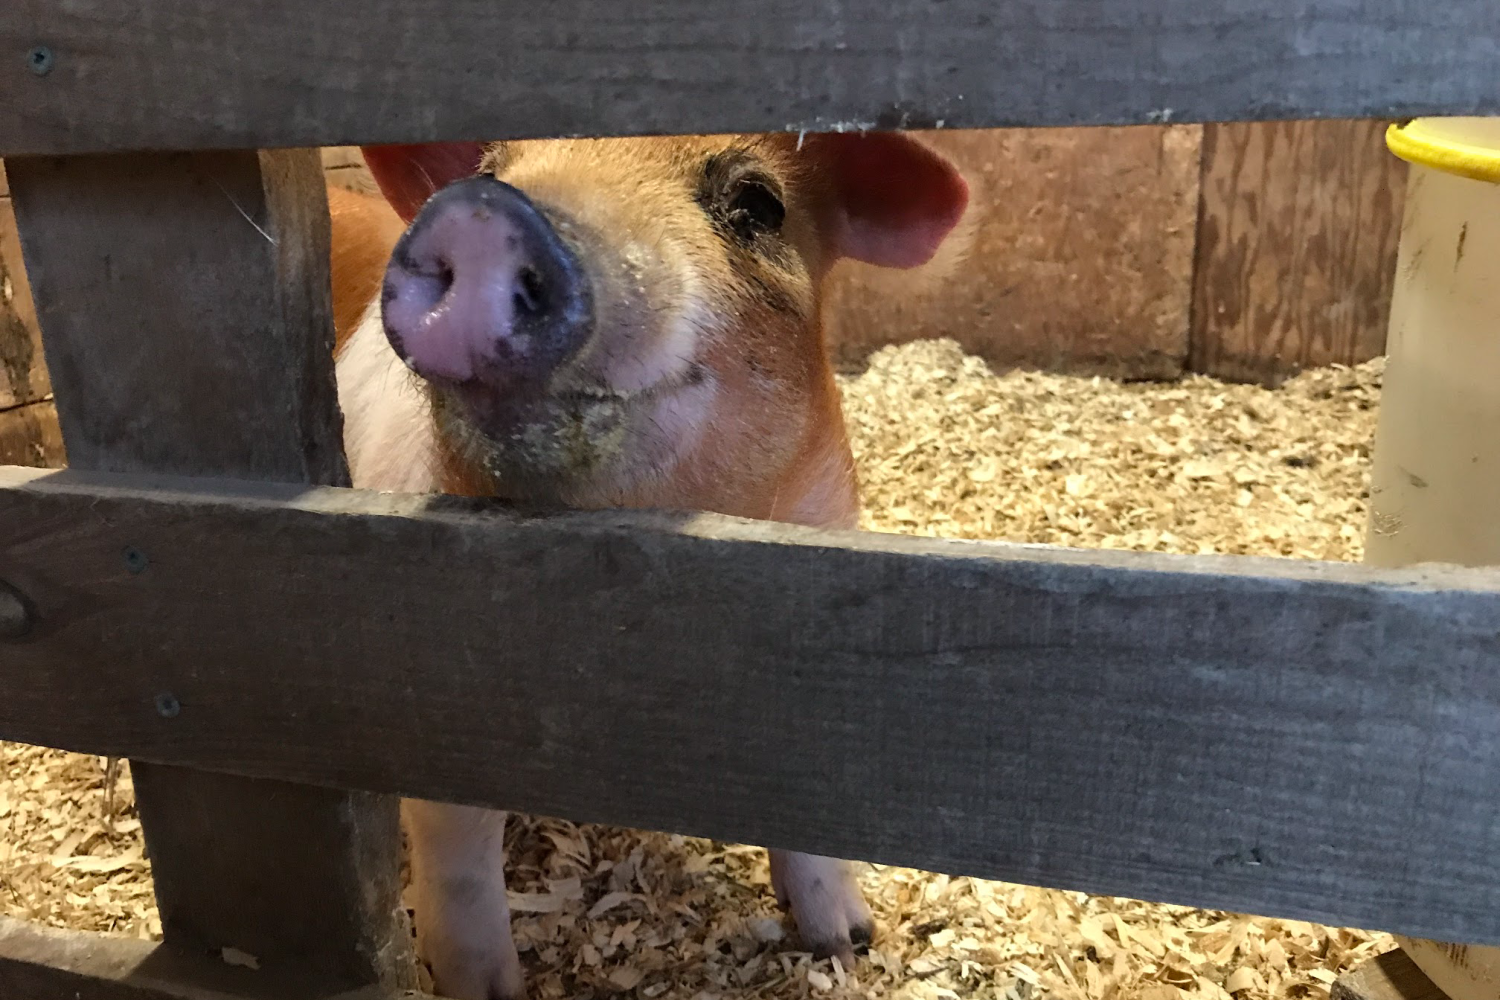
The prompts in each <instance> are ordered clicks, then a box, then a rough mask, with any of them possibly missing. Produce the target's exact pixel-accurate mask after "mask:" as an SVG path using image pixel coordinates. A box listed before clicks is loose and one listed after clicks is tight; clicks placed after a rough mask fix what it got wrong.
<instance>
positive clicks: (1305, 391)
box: [0, 341, 1393, 1000]
mask: <svg viewBox="0 0 1500 1000" xmlns="http://www.w3.org/2000/svg"><path fill="white" fill-rule="evenodd" d="M1381 370H1382V364H1381V362H1379V361H1375V362H1371V363H1369V364H1366V365H1363V366H1360V367H1359V368H1355V369H1344V368H1335V369H1326V370H1317V371H1311V372H1307V373H1304V374H1303V375H1301V376H1299V377H1298V378H1296V379H1293V380H1291V381H1290V382H1288V383H1286V384H1285V385H1284V386H1283V387H1282V388H1280V389H1278V390H1274V391H1273V390H1266V389H1261V388H1257V387H1253V386H1241V385H1226V384H1222V383H1219V382H1215V381H1213V380H1211V379H1207V378H1201V377H1200V378H1189V379H1185V380H1183V381H1181V382H1178V383H1172V384H1159V383H1134V384H1131V383H1119V382H1114V381H1110V380H1105V379H1083V378H1071V377H1066V376H1055V375H1046V374H1038V373H1028V372H1014V373H1010V374H1007V375H1003V376H997V375H995V374H993V373H991V372H990V371H989V369H988V368H987V367H986V365H985V364H984V363H983V362H982V361H980V360H978V359H976V358H972V357H966V356H965V355H964V354H963V353H962V351H961V350H960V349H959V348H958V346H957V345H956V344H954V343H952V342H951V341H925V342H923V341H919V342H916V343H913V344H908V345H904V346H900V347H894V348H887V349H884V350H882V351H880V352H878V353H877V354H875V355H873V356H872V357H871V359H870V361H869V364H868V366H867V368H866V369H865V371H863V372H862V373H860V374H858V375H846V376H841V377H840V385H841V388H842V389H843V393H844V399H845V405H846V409H847V414H848V418H849V424H850V431H851V434H852V437H853V440H854V446H855V452H856V456H857V458H858V462H859V469H860V475H861V479H862V490H863V494H864V500H865V505H866V514H865V518H864V523H865V526H866V527H869V528H872V529H875V530H882V531H901V532H907V533H918V534H931V535H942V536H949V537H964V538H1004V539H1010V540H1013V541H1025V542H1046V543H1054V544H1063V545H1074V546H1091V547H1106V548H1120V549H1137V550H1147V551H1159V552H1186V553H1195V552H1222V553H1238V554H1256V555H1282V556H1295V557H1304V558H1317V559H1344V560H1356V559H1358V558H1359V557H1360V554H1361V539H1362V536H1363V533H1364V520H1365V515H1366V511H1365V491H1366V489H1367V485H1368V473H1369V447H1370V442H1371V440H1372V439H1373V436H1374V429H1375V414H1376V404H1377V402H1378V397H1379V386H1380V374H1381ZM126 772H127V773H123V774H121V775H119V776H117V778H116V780H110V778H109V776H108V775H107V774H106V768H105V763H104V762H103V761H102V760H99V759H98V758H93V757H84V756H79V755H76V754H65V753H61V752H57V751H51V750H42V749H38V748H34V747H26V746H20V745H16V744H4V743H0V912H3V913H6V914H8V915H12V916H19V917H23V918H27V919H31V920H36V921H39V922H42V923H45V924H50V925H54V926H63V927H73V928H78V929H87V930H103V931H112V932H116V933H121V934H126V935H131V936H136V937H158V936H159V935H160V933H161V925H160V921H159V919H158V918H157V915H156V909H155V904H154V902H153V900H152V897H151V884H150V871H149V863H148V862H147V861H146V860H145V859H144V857H143V849H142V842H141V836H140V821H139V820H138V819H137V818H136V815H135V811H134V803H133V798H132V794H131V790H130V782H129V776H128V769H126ZM509 832H510V867H509V872H510V888H511V892H512V904H513V907H514V909H515V911H516V912H515V934H516V940H517V944H518V946H519V947H520V948H521V949H522V958H523V960H524V961H525V963H526V966H527V972H528V976H529V982H530V988H531V991H532V995H533V996H534V997H537V998H539V1000H554V998H556V1000H560V998H563V997H568V998H579V1000H584V998H589V997H608V996H615V995H621V996H630V997H643V998H646V1000H655V998H668V1000H676V998H682V1000H720V998H724V1000H729V998H741V997H746V998H748V997H755V998H766V1000H791V998H808V997H818V998H822V997H827V998H830V1000H841V998H844V997H890V998H892V1000H955V998H960V997H962V998H969V997H974V998H983V1000H989V998H994V1000H1031V998H1034V997H1058V998H1062V1000H1071V998H1089V1000H1116V998H1119V1000H1173V998H1178V997H1203V998H1209V1000H1225V998H1229V997H1233V998H1234V1000H1262V998H1270V997H1287V998H1301V997H1307V998H1312V1000H1322V998H1326V997H1327V996H1328V995H1329V985H1330V983H1331V982H1332V981H1333V979H1334V978H1335V977H1336V976H1337V975H1338V974H1339V973H1340V972H1342V971H1344V970H1346V969H1349V968H1352V967H1354V966H1355V965H1358V964H1359V963H1360V962H1362V961H1364V960H1365V959H1367V958H1369V957H1372V956H1374V955H1376V954H1379V953H1380V952H1382V951H1385V950H1388V949H1389V948H1390V947H1392V946H1393V942H1392V941H1391V940H1390V938H1389V937H1388V936H1386V935H1383V934H1370V933H1366V932H1363V931H1357V930H1348V929H1335V928H1326V927H1320V926H1317V925H1313V924H1306V923H1300V922H1295V921H1281V920H1264V919H1257V918H1251V917H1243V916H1237V915H1233V914H1226V913H1217V912H1208V911H1202V910H1194V909H1189V908H1185V907H1174V906H1161V905H1155V904H1149V903H1143V902H1138V901H1134V900H1126V899H1114V898H1108V897H1090V896H1086V895H1084V894H1081V893H1074V892H1060V891H1054V890H1047V889H1037V888H1031V887H1026V886H1015V885H1008V884H1004V883H997V882H984V881H979V880H975V879H966V878H949V877H947V876H944V875H934V874H929V873H925V872H917V871H910V870H906V869H895V868H871V869H870V870H869V871H868V872H867V873H866V874H865V876H864V883H865V888H866V891H867V893H868V895H869V898H870V901H871V905H872V907H873V908H874V910H875V913H876V916H877V920H878V930H877V935H876V941H875V944H874V947H873V949H872V951H871V952H870V954H869V955H868V956H866V957H864V958H862V959H861V960H860V962H859V963H858V965H857V967H856V968H854V969H845V968H842V967H840V966H839V965H838V964H837V962H835V961H828V960H825V961H819V962H814V961H813V960H812V957H811V956H810V955H809V954H807V953H805V952H802V951H799V950H798V946H797V943H796V938H795V934H793V933H792V932H791V930H790V927H789V925H788V924H787V923H786V922H785V921H784V920H783V919H782V917H781V915H780V913H779V912H778V911H777V909H776V906H775V900H774V898H773V896H772V893H771V890H770V877H769V872H768V870H767V866H766V862H765V856H764V853H763V852H761V851H758V850H755V849H753V848H745V847H740V846H735V845H728V844H717V843H711V842H708V841H702V840H695V839H691V838H683V837H675V836H668V835H665V834H655V833H639V832H634V831H628V830H617V829H610V828H602V827H579V826H575V825H573V824H570V823H566V822H562V821H558V820H551V819H537V818H532V817H522V816H516V817H513V818H512V822H511V827H510V831H509Z"/></svg>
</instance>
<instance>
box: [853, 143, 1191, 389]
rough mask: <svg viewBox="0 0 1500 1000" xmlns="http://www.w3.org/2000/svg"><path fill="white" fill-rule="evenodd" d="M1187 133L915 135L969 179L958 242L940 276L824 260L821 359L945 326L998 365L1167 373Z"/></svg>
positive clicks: (1170, 371)
mask: <svg viewBox="0 0 1500 1000" xmlns="http://www.w3.org/2000/svg"><path fill="white" fill-rule="evenodd" d="M1200 131H1201V129H1199V128H1198V127H1197V126H1182V127H1172V128H1151V127H1143V128H1118V129H1116V128H1103V129H1055V130H1021V129H1015V130H999V131H985V132H964V133H933V132H929V133H926V134H924V135H923V136H922V138H923V139H924V140H925V141H927V142H928V143H929V144H931V145H932V146H934V147H935V148H936V149H938V150H939V151H941V152H942V153H944V154H945V155H947V156H948V157H950V158H951V159H952V160H953V161H954V163H956V164H957V165H958V167H959V169H960V170H962V171H963V173H964V176H965V177H966V178H967V179H968V181H969V184H970V188H971V191H972V200H971V205H972V206H973V207H972V209H971V212H972V213H973V214H972V219H973V224H974V226H975V229H974V232H973V236H972V239H973V242H972V245H971V247H970V249H969V252H968V254H967V256H966V257H965V258H964V259H963V260H962V261H960V262H958V263H957V264H956V265H952V266H950V267H949V268H948V269H947V273H945V274H936V275H929V274H928V273H926V272H928V271H929V270H930V269H928V268H919V269H917V270H915V271H910V272H902V271H892V270H889V269H885V268H877V267H871V266H869V265H865V264H859V263H856V262H852V261H845V262H843V263H841V264H839V265H838V267H837V268H836V269H835V271H834V273H833V275H832V277H831V281H830V285H829V287H828V300H827V308H826V310H825V318H826V336H827V341H828V345H829V349H830V351H831V352H832V354H833V357H834V360H835V361H836V362H837V363H839V364H841V365H851V364H857V363H858V362H860V361H862V360H863V359H864V357H865V356H866V355H868V354H869V352H870V351H871V350H873V349H875V348H877V347H882V346H884V345H886V344H899V343H906V342H908V341H911V340H916V339H918V338H922V337H952V338H954V339H955V340H957V341H958V342H959V343H960V344H962V345H963V346H964V349H965V350H967V351H968V352H969V353H971V354H977V355H979V356H980V357H983V358H985V359H986V360H988V361H990V362H991V363H992V364H994V365H996V366H999V367H1011V366H1022V367H1028V368H1041V369H1044V370H1047V371H1068V372H1080V373H1089V374H1101V375H1112V376H1123V377H1130V378H1171V377H1174V376H1176V375H1179V374H1181V372H1182V365H1183V361H1184V359H1185V358H1186V356H1187V331H1188V311H1189V305H1190V303H1191V300H1192V284H1193V280H1192V269H1193V236H1194V225H1195V222H1196V217H1197V201H1198V159H1199V157H1198V138H1199V133H1200Z"/></svg>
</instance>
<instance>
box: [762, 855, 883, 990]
mask: <svg viewBox="0 0 1500 1000" xmlns="http://www.w3.org/2000/svg"><path fill="white" fill-rule="evenodd" d="M770 854H771V887H772V888H773V889H775V890H776V900H777V902H779V903H780V904H781V905H782V908H783V909H786V910H789V911H790V912H791V914H792V919H793V920H795V921H796V922H797V933H798V934H799V935H800V936H801V938H802V943H803V945H804V946H805V947H807V948H808V949H809V950H810V951H812V952H813V954H815V955H817V956H819V957H820V958H821V957H824V956H827V955H837V956H838V958H839V961H840V962H842V963H843V964H844V967H845V968H849V967H850V966H852V965H853V964H854V949H855V948H856V947H861V946H864V945H867V944H869V943H870V938H871V936H872V935H873V934H874V931H875V920H874V918H873V917H872V916H871V915H870V907H869V904H867V903H866V902H865V896H864V893H863V892H862V891H860V888H859V882H858V881H857V880H856V879H855V877H854V869H853V867H852V866H851V865H850V864H849V863H848V862H847V861H841V860H839V859H838V858H825V857H821V856H819V855H816V854H797V853H796V852H794V851H775V850H773V851H771V852H770Z"/></svg>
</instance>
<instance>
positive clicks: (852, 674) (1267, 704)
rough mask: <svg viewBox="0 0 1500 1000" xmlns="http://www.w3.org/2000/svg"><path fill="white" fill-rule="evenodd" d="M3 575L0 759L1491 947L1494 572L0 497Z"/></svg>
mask: <svg viewBox="0 0 1500 1000" xmlns="http://www.w3.org/2000/svg"><path fill="white" fill-rule="evenodd" d="M0 581H4V587H5V589H4V591H0V602H8V603H9V606H10V611H9V613H8V615H7V614H5V613H0V621H10V622H11V625H10V626H9V629H8V632H9V634H10V635H11V636H12V638H11V639H10V640H9V641H0V691H4V697H3V698H0V738H4V739H11V740H21V741H25V742H31V743H41V744H50V745H53V746H60V747H64V748H68V749H73V750H79V751H87V752H91V753H97V754H119V755H127V756H130V757H135V758H142V759H145V760H149V761H158V762H165V763H171V764H178V765H187V766H192V767H201V768H205V769H209V770H222V771H228V772H234V773H239V774H245V775H255V776H265V777H274V778H280V779H284V780H291V781H298V782H306V783H314V784H329V785H336V786H348V787H352V788H362V789H369V790H373V791H379V792H394V793H401V794H408V795H410V794H420V795H426V796H430V797H433V798H441V799H447V800H453V801H462V802H470V803H480V804H489V805H495V806H501V807H509V808H517V809H524V810H529V811H532V812H537V813H544V814H552V815H560V816H567V817H572V818H575V819H579V820H587V821H601V822H611V823H618V824H623V825H630V826H637V827H648V828H655V829H665V830H672V831H679V832H682V833H689V834H699V835H705V836H713V837H719V838H724V839H732V840H738V841H742V842H748V843H760V844H770V845H774V846H780V847H787V848H795V849H800V850H809V851H815V852H820V853H828V854H835V855H841V856H845V857H856V858H863V859H867V860H872V861H879V862H886V863H892V864H901V865H911V866H916V867H921V868H926V869H933V870H937V871H946V872H951V873H962V874H970V875H976V876H984V877H989V878H1003V879H1009V880H1013V881H1019V882H1026V883H1032V884H1040V885H1052V886H1062V887H1068V888H1075V889H1082V890H1088V891H1092V892H1102V893H1113V894H1120V895H1128V896H1134V897H1140V898H1145V899H1153V900H1164V901H1169V902H1176V903H1187V904H1197V905H1204V906H1212V907H1220V908H1225V909H1232V910H1238V911H1243V912H1251V913H1261V914H1268V915H1273V916H1283V917H1301V918H1308V919H1316V920H1322V921H1326V922H1333V923H1339V924H1354V925H1357V926H1373V927H1383V928H1388V929H1392V930H1397V931H1403V932H1407V933H1411V934H1416V935H1421V936H1426V937H1436V938H1440V939H1443V940H1460V941H1473V942H1484V943H1493V942H1500V903H1497V900H1496V897H1495V892H1494V888H1495V887H1494V859H1495V858H1496V857H1500V796H1497V794H1496V792H1495V783H1494V778H1495V775H1496V774H1497V773H1500V576H1497V575H1496V574H1494V573H1487V572H1481V571H1475V570H1461V569H1456V568H1424V569H1416V570H1404V571H1377V570H1372V569H1368V568H1363V567H1358V566H1347V565H1336V564H1320V563H1303V562H1297V561H1292V560H1265V559H1249V558H1241V557H1195V558H1186V557H1169V556H1155V555H1141V554H1129V553H1109V552H1083V551H1071V550H1059V549H1051V548H1045V547H1039V546H1009V545H1001V544H993V543H964V542H940V541H933V540H925V539H917V538H903V537H897V536H887V535H875V534H860V533H855V532H815V531H810V530H803V529H792V528H787V527H784V526H776V525H767V524H757V523H752V522H742V521H736V520H732V519H727V518H720V517H710V516H702V515H674V514H669V513H630V512H620V511H614V512H606V513H598V514H576V513H575V514H559V515H554V516H549V517H538V518H522V517H518V516H516V515H515V514H513V513H509V512H506V511H504V510H502V509H498V508H496V507H494V506H493V505H490V506H485V505H477V504H476V503H475V502H474V501H460V500H456V499H451V498H424V497H406V496H395V495H382V494H371V493H364V492H358V491H347V490H335V489H323V488H299V487H291V486H282V487H278V486H270V485H264V484H235V483H229V482H218V481H210V480H176V481H172V480H159V479H150V478H145V477H121V476H106V475H102V474H82V473H76V472H62V473H41V472H37V471H35V470H22V469H0ZM23 633H24V634H23Z"/></svg>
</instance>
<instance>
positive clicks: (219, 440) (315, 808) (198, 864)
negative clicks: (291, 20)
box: [7, 150, 414, 986]
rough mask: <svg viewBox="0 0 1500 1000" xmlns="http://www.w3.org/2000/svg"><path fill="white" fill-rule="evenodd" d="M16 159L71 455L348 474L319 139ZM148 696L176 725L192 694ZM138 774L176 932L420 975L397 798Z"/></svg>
mask: <svg viewBox="0 0 1500 1000" xmlns="http://www.w3.org/2000/svg"><path fill="white" fill-rule="evenodd" d="M7 167H8V172H9V175H10V185H11V191H12V197H13V199H14V203H15V209H16V215H17V221H18V223H19V227H20V232H21V241H22V247H23V250H24V254H25V259H26V266H27V270H28V272H29V274H30V277H31V284H32V292H33V297H34V299H35V303H36V310H37V316H38V319H39V321H40V325H41V329H42V332H43V343H44V348H45V352H46V356H47V364H48V367H49V369H50V372H51V375H52V382H53V386H54V388H55V391H56V395H57V403H58V410H59V417H60V420H61V424H62V429H63V436H64V440H65V443H66V445H67V450H68V457H69V462H70V464H71V465H72V466H74V467H80V468H88V469H97V470H110V471H122V472H123V471H129V472H160V473H172V474H182V475H203V476H223V477H231V478H242V479H259V480H275V481H280V482H296V483H310V484H326V485H347V483H348V470H347V467H346V465H345V461H344V455H343V449H342V443H341V438H342V421H341V417H340V414H339V412H338V406H337V395H336V392H335V386H334V379H333V368H332V342H333V332H332V321H331V312H332V307H331V302H330V291H329V284H328V241H329V227H328V215H327V205H326V200H325V191H324V187H323V179H322V172H321V170H320V167H319V163H318V156H317V154H316V152H314V151H310V150H308V151H287V152H262V153H255V152H251V151H241V152H229V153H202V154H150V155H128V156H95V157H72V158H65V159H13V160H10V161H8V163H7ZM151 556H152V554H151V553H150V552H149V551H140V552H136V551H131V552H129V553H126V554H122V558H126V559H128V560H129V561H130V568H131V570H132V571H133V572H138V573H140V574H141V575H142V577H143V583H146V584H147V585H149V582H150V578H151V577H152V576H163V575H168V574H171V573H172V572H173V567H172V566H171V565H169V564H165V562H163V563H157V562H153V561H152V558H151ZM242 625H243V628H244V629H246V630H253V629H254V628H255V626H256V623H255V622H254V621H246V622H244V623H242ZM141 700H142V704H143V705H145V706H150V709H149V711H150V712H151V713H152V717H153V718H154V720H155V723H156V724H159V725H163V726H170V725H172V724H173V720H174V719H175V718H178V717H179V716H180V717H184V718H185V717H187V716H190V715H191V714H192V712H193V710H194V705H193V704H192V702H191V701H190V700H187V699H181V700H179V698H178V697H177V696H176V695H175V694H174V693H173V692H171V691H169V690H161V691H152V690H143V691H141ZM296 710H297V707H296V706H295V705H288V706H287V711H289V712H295V711H296ZM133 770H134V774H135V780H136V795H137V801H138V803H139V807H140V812H141V820H142V823H143V825H144V827H145V833H146V840H147V845H148V848H149V850H150V853H151V862H152V870H153V874H154V877H155V880H156V890H157V899H158V902H159V905H160V908H161V915H162V925H163V929H164V932H165V935H166V938H167V941H168V943H169V944H171V945H174V946H176V947H180V948H183V949H188V950H197V951H205V952H209V953H218V952H220V951H221V950H222V949H224V948H234V949H237V950H238V951H240V952H244V953H246V954H249V955H252V956H254V957H255V958H256V959H257V960H258V962H259V964H260V966H261V967H262V968H264V969H267V970H275V969H278V968H282V969H294V968H295V969H297V970H300V971H304V972H307V973H309V974H313V975H317V976H323V977H327V979H328V981H329V982H331V983H335V984H347V985H349V986H359V985H364V984H368V983H375V982H383V983H388V984H390V985H393V986H400V985H406V983H407V980H408V979H409V977H410V976H411V975H412V974H413V971H414V970H413V967H412V965H411V961H410V942H409V935H408V934H407V933H406V931H405V928H404V920H403V917H402V915H401V913H400V909H399V883H398V878H399V874H398V872H399V866H398V850H399V847H400V831H399V821H398V812H397V803H396V801H395V800H394V799H391V798H386V797H379V796H370V795H364V794H355V793H347V792H342V791H330V790H326V789H321V788H311V787H303V786H298V785H289V784H284V783H280V782H270V781H259V780H251V779H247V778H239V777H233V776H226V775H213V774H206V773H201V772H195V771H190V770H185V769H180V768H169V767H159V766H152V765H149V764H146V763H137V764H136V765H135V766H134V769H133Z"/></svg>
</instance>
